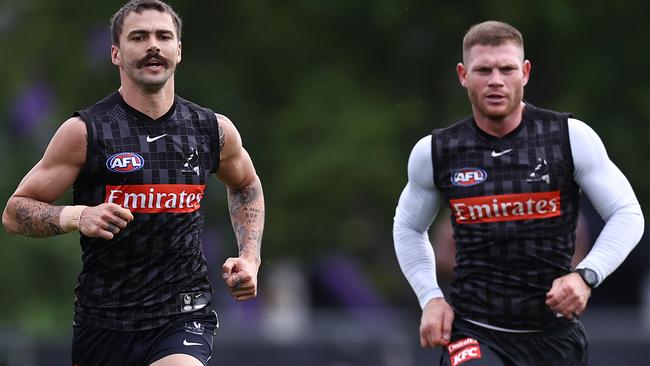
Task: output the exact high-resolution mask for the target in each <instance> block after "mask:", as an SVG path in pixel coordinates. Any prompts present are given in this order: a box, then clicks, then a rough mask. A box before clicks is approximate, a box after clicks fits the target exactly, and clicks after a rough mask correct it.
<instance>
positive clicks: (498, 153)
mask: <svg viewBox="0 0 650 366" xmlns="http://www.w3.org/2000/svg"><path fill="white" fill-rule="evenodd" d="M511 151H512V149H508V150H503V151H499V152H496V151H494V150H492V157H493V158H498V157H499V156H501V155H503V154H507V153H509V152H511Z"/></svg>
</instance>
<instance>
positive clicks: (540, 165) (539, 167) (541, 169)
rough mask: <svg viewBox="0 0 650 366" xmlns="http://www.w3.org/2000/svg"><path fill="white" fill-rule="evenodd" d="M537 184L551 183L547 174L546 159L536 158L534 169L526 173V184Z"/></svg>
mask: <svg viewBox="0 0 650 366" xmlns="http://www.w3.org/2000/svg"><path fill="white" fill-rule="evenodd" d="M537 182H545V183H546V184H550V183H551V178H550V175H549V172H548V163H547V162H546V159H542V158H537V163H536V164H535V168H533V170H532V171H530V172H529V173H528V178H527V179H526V183H537Z"/></svg>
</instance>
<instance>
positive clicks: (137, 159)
mask: <svg viewBox="0 0 650 366" xmlns="http://www.w3.org/2000/svg"><path fill="white" fill-rule="evenodd" d="M143 166H144V159H143V158H142V156H140V155H139V154H136V153H132V152H123V153H117V154H113V155H111V157H110V158H108V160H106V167H107V168H108V169H109V170H111V171H113V172H116V173H132V172H135V171H137V170H140V169H142V167H143Z"/></svg>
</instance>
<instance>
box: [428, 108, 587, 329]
mask: <svg viewBox="0 0 650 366" xmlns="http://www.w3.org/2000/svg"><path fill="white" fill-rule="evenodd" d="M569 116H570V115H569V114H565V113H557V112H553V111H549V110H544V109H539V108H536V107H534V106H532V105H530V104H526V106H525V108H524V112H523V119H522V122H521V124H520V125H519V126H518V127H517V128H516V129H515V130H514V131H512V132H510V133H509V134H507V135H506V136H503V137H501V138H497V137H494V136H491V135H489V134H487V133H485V132H484V131H482V130H481V129H480V128H478V126H477V125H476V122H475V121H474V119H473V117H468V118H466V119H464V120H462V121H460V122H458V123H456V124H454V125H452V126H450V127H448V128H445V129H439V130H434V131H433V133H432V154H433V155H432V156H433V169H434V182H435V184H436V187H437V188H438V189H439V190H440V192H442V194H443V195H444V197H445V199H446V201H448V203H449V209H450V211H451V222H452V226H453V230H454V239H455V241H456V267H455V270H454V280H453V283H452V291H451V304H452V306H453V308H454V311H455V313H456V315H457V316H460V317H462V318H467V319H472V320H476V321H479V322H484V323H488V324H492V325H495V326H500V327H506V328H512V329H544V328H551V327H556V326H559V325H563V324H567V323H568V322H569V321H568V320H566V319H564V318H557V317H556V316H555V314H554V313H553V312H552V311H551V310H550V309H549V308H548V306H547V305H546V304H545V301H546V292H548V290H550V288H551V285H552V282H553V280H554V279H556V278H557V277H560V276H563V275H565V274H567V273H569V272H570V270H571V258H572V255H573V252H574V243H575V228H576V223H577V217H578V204H579V188H578V185H577V183H576V182H575V181H574V180H573V158H572V155H571V147H570V145H569V133H568V123H567V119H568V117H569Z"/></svg>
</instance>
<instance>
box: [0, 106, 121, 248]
mask: <svg viewBox="0 0 650 366" xmlns="http://www.w3.org/2000/svg"><path fill="white" fill-rule="evenodd" d="M86 145H87V136H86V125H85V124H84V122H83V121H82V120H81V119H80V118H71V119H69V120H67V121H66V122H65V123H63V124H62V125H61V127H60V128H59V130H58V131H57V132H56V133H55V134H54V137H52V141H50V144H49V145H48V147H47V149H46V150H45V153H44V154H43V157H42V158H41V160H40V161H39V162H38V163H36V165H35V166H34V167H33V168H32V170H30V171H29V173H27V175H25V177H24V178H23V180H22V181H21V182H20V184H19V185H18V188H16V191H15V192H14V194H13V195H12V196H11V197H10V198H9V200H8V201H7V206H6V207H5V210H4V212H3V213H2V224H3V225H4V227H5V229H6V230H7V231H8V232H9V233H11V234H22V235H27V236H33V237H47V236H53V235H58V234H62V233H65V232H68V231H70V230H73V229H77V228H79V229H80V230H81V232H82V233H84V234H85V235H87V236H94V237H101V238H105V239H111V238H112V237H113V234H116V233H118V232H119V231H120V228H124V227H125V226H126V222H127V221H128V220H130V219H132V218H133V216H131V213H130V212H128V210H126V209H123V208H121V207H119V206H117V205H114V204H102V205H99V206H96V207H89V208H88V209H85V210H84V209H83V207H79V206H54V205H52V202H54V201H55V200H57V199H58V198H59V197H61V196H62V195H63V193H65V191H67V190H68V188H70V186H72V184H73V183H74V181H75V179H77V176H78V175H79V172H80V171H81V168H82V167H83V165H84V163H85V161H86ZM82 212H83V217H82V216H81V213H82ZM62 213H63V216H64V220H61V216H62ZM113 213H117V214H119V215H121V217H123V218H124V219H122V218H119V217H116V216H115V215H113ZM66 215H67V216H66ZM67 218H69V220H68V219H67ZM80 220H81V221H80ZM111 225H112V226H111Z"/></svg>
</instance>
